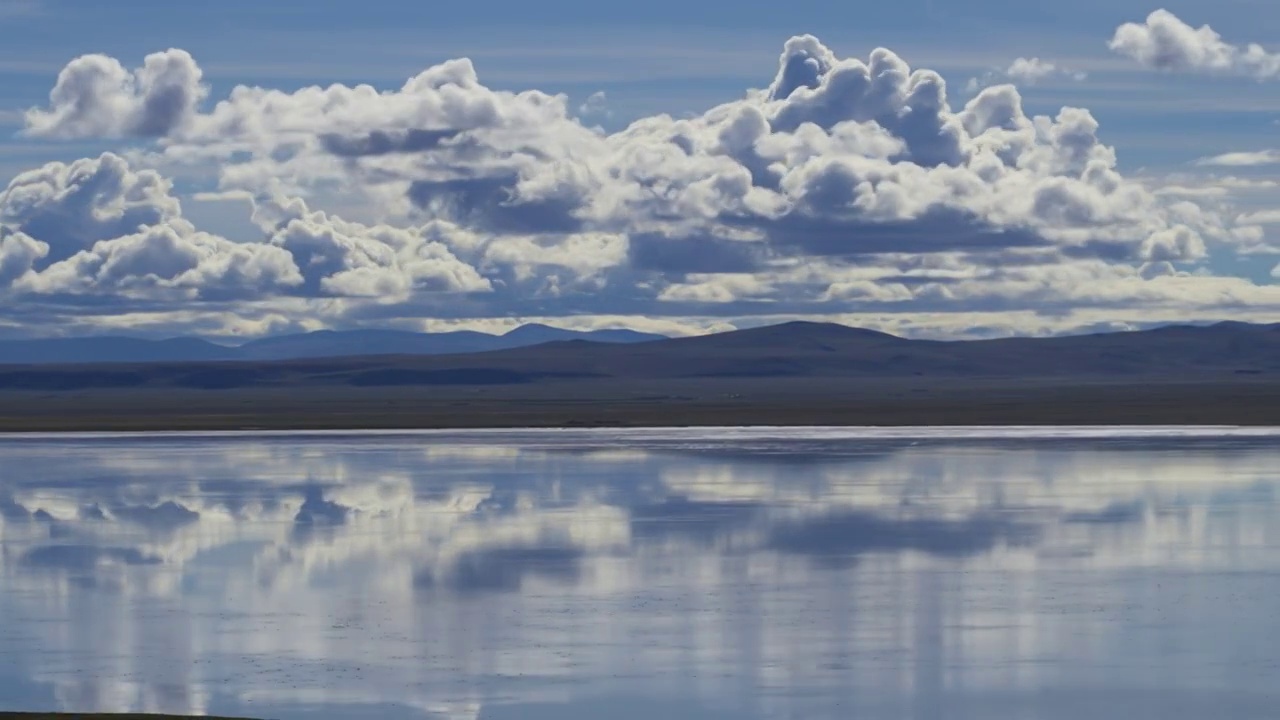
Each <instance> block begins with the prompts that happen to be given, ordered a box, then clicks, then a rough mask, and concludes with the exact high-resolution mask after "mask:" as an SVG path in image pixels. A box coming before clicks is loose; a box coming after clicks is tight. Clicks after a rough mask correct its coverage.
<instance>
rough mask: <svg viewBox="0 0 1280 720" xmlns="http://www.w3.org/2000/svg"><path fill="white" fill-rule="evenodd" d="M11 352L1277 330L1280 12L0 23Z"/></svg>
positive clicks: (661, 6) (745, 11) (57, 18)
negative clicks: (831, 333)
mask: <svg viewBox="0 0 1280 720" xmlns="http://www.w3.org/2000/svg"><path fill="white" fill-rule="evenodd" d="M0 28H3V30H4V32H5V37H6V46H5V52H4V53H0V79H2V82H0V133H3V136H4V139H3V140H0V175H3V177H4V180H3V182H4V183H5V184H6V185H7V188H6V190H5V192H4V195H3V196H2V197H0V337H28V336H60V335H61V336H69V335H95V334H129V335H137V336H147V337H165V336H175V335H199V336H205V337H210V338H227V339H235V338H251V337H258V336H263V335H270V334H278V333H287V332H299V331H307V330H316V329H323V328H332V329H350V328H368V327H388V328H401V329H410V330H432V331H434V330H444V329H457V328H473V329H481V330H491V331H498V330H502V329H506V328H510V327H513V326H515V325H518V324H521V323H524V322H546V323H549V324H554V325H559V326H563V327H574V328H596V327H631V328H635V329H639V330H646V331H657V332H665V333H670V334H688V333H697V332H705V331H712V330H722V329H729V328H732V327H747V326H752V325H760V324H765V323H770V322H778V321H784V320H790V319H799V318H805V319H813V320H829V321H837V322H843V323H846V324H851V325H859V326H864V327H870V328H875V329H879V330H884V331H888V332H894V333H897V334H900V335H906V336H913V337H937V338H964V337H988V336H1003V335H1044V334H1055V333H1065V332H1082V331H1097V330H1114V329H1129V328H1137V327H1145V326H1149V325H1152V324H1162V323H1169V322H1212V321H1219V320H1244V321H1257V322H1276V321H1280V198H1278V197H1277V195H1278V193H1277V188H1278V187H1280V185H1278V183H1280V142H1277V137H1276V136H1277V133H1280V126H1278V125H1277V122H1278V121H1280V6H1277V5H1275V4H1274V3H1270V2H1264V1H1262V0H1216V1H1215V2H1208V0H1180V1H1178V2H1167V3H1165V4H1163V5H1150V4H1146V3H1139V2H1136V1H1135V0H1107V1H1106V2H1103V1H1102V0H1077V1H1076V2H1072V3H1056V4H1055V3H1017V2H1012V1H1011V0H971V1H968V2H963V3H960V2H942V1H941V0H901V1H900V2H896V3H883V4H853V3H837V4H832V3H829V2H811V1H809V0H794V1H793V2H790V3H787V4H785V5H778V4H775V3H764V2H758V1H757V0H743V1H741V2H737V3H734V4H733V6H732V8H731V9H729V8H728V6H727V5H724V4H720V3H698V2H689V1H688V0H684V1H683V2H676V0H652V1H650V2H646V3H639V4H626V5H618V4H616V3H600V2H587V1H585V0H548V1H545V2H539V3H525V2H514V1H513V0H495V1H494V2H487V3H451V4H438V3H413V2H407V1H404V0H400V1H392V0H366V1H364V2H360V3H354V2H336V1H331V0H313V1H309V2H301V1H297V0H279V1H278V2H273V3H256V2H248V1H247V0H224V1H223V2H217V3H208V4H196V3H172V2H160V1H159V0H135V1H134V2H130V3H126V4H109V3H92V4H91V3H84V2H73V1H72V0H0Z"/></svg>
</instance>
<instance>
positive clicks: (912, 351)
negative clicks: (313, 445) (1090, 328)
mask: <svg viewBox="0 0 1280 720" xmlns="http://www.w3.org/2000/svg"><path fill="white" fill-rule="evenodd" d="M551 330H554V329H551ZM374 332H382V331H374ZM560 332H568V331H560ZM524 335H525V336H526V337H527V336H529V335H535V336H537V335H538V331H537V330H536V329H535V330H534V331H528V332H526V333H524ZM304 337H307V336H304ZM490 337H493V336H490ZM615 337H616V336H615ZM264 342H265V341H264ZM362 347H363V348H364V349H368V348H373V347H378V345H377V338H376V337H373V338H371V339H369V340H368V342H367V344H366V345H364V346H362ZM1245 376H1247V377H1259V376H1261V377H1264V378H1265V377H1276V378H1280V325H1249V324H1245V323H1224V324H1219V325H1213V326H1175V327H1163V328H1159V329H1155V330H1145V331H1135V332H1119V333H1106V334H1097V335H1077V336H1066V337H1049V338H1004V339H995V340H970V341H931V340H910V339H905V338H900V337H896V336H893V335H888V334H885V333H879V332H874V331H868V330H862V329H858V328H850V327H846V326H842V325H834V324H824V323H808V322H795V323H785V324H782V325H773V326H767V327H760V328H752V329H747V330H737V331H732V332H726V333H718V334H713V335H701V336H695V337H685V338H674V339H662V340H653V341H650V342H632V343H626V342H617V341H614V342H599V341H596V340H593V339H592V340H588V339H584V338H582V337H574V338H573V339H569V340H563V339H561V340H553V341H551V342H545V343H541V344H537V345H529V346H523V347H514V348H506V349H495V350H488V351H486V352H472V353H462V354H449V355H440V354H436V355H425V354H423V355H364V356H349V357H327V358H304V359H291V360H272V361H260V360H259V361H245V360H239V359H231V360H223V359H220V361H217V362H195V363H192V362H169V361H166V362H153V363H97V364H81V365H27V366H10V367H5V368H0V387H3V388H9V389H40V390H70V389H89V388H128V387H187V388H204V389H216V388H242V387H312V386H314V387H325V386H328V387H333V386H348V387H372V386H396V385H477V386H480V385H516V384H530V383H538V382H546V381H579V380H603V381H611V382H615V383H618V382H624V381H629V380H672V379H689V378H695V379H696V378H734V379H740V380H750V381H760V380H767V379H769V378H819V379H821V378H830V379H833V380H841V379H844V380H849V379H860V380H876V379H890V378H925V379H930V380H939V381H955V380H961V381H963V380H966V379H972V378H1001V379H1018V378H1058V379H1066V380H1073V379H1074V380H1082V379H1099V378H1110V379H1121V380H1125V381H1139V380H1142V379H1144V378H1162V379H1175V380H1195V381H1201V380H1218V379H1222V378H1237V379H1238V378H1240V377H1245Z"/></svg>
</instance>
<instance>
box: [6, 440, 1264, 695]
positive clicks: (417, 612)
mask: <svg viewBox="0 0 1280 720" xmlns="http://www.w3.org/2000/svg"><path fill="white" fill-rule="evenodd" d="M1278 602H1280V431H1277V430H1272V429H1254V430H1218V429H1212V428H1202V429H1197V428H1181V429H1178V428H1153V429H1146V430H1117V429H1106V428H1100V429H1071V428H1048V429H1016V428H1015V429H963V428H960V429H946V430H943V429H938V430H931V429H906V430H869V429H853V428H851V429H753V430H714V429H713V430H665V431H652V430H634V431H622V430H617V431H615V430H598V431H597V430H583V431H523V432H469V433H447V432H424V433H400V434H394V433H330V434H324V433H319V434H316V433H279V434H249V433H246V434H208V435H180V434H171V435H153V436H141V435H64V436H12V437H6V438H0V709H27V710H64V711H134V712H142V711H146V712H170V713H217V714H230V715H247V716H254V717H269V718H282V719H287V718H302V717H308V718H312V717H314V718H364V717H382V718H449V719H458V720H476V719H477V718H484V719H486V720H499V719H514V718H526V719H533V720H544V719H545V720H550V719H552V718H555V719H557V720H577V719H580V718H581V719H585V718H597V717H607V718H610V720H640V719H642V718H644V719H648V718H661V719H662V720H672V719H675V718H685V719H688V720H710V719H716V720H729V719H730V718H733V719H739V718H741V719H745V720H755V719H760V720H763V719H766V718H767V719H774V718H795V719H810V718H850V717H856V718H930V719H932V718H949V719H954V720H979V719H981V720H993V719H999V720H1003V719H1008V720H1014V719H1017V720H1037V719H1045V720H1058V719H1062V720H1067V719H1069V718H1070V719H1075V718H1090V719H1094V718H1104V719H1105V718H1117V719H1118V718H1125V719H1132V718H1161V719H1181V718H1187V719H1191V718H1195V719H1196V720H1201V719H1203V718H1209V717H1220V718H1232V719H1234V720H1240V719H1243V718H1268V719H1270V718H1274V717H1275V716H1276V712H1277V711H1276V708H1278V707H1280V685H1277V683H1276V682H1275V680H1276V678H1278V677H1280V612H1277V603H1278Z"/></svg>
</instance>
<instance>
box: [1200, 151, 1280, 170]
mask: <svg viewBox="0 0 1280 720" xmlns="http://www.w3.org/2000/svg"><path fill="white" fill-rule="evenodd" d="M1196 164H1197V165H1202V166H1218V167H1253V166H1258V165H1277V164H1280V150H1252V151H1248V152H1229V153H1223V154H1221V155H1214V156H1212V157H1205V158H1200V159H1199V160H1196Z"/></svg>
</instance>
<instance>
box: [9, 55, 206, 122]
mask: <svg viewBox="0 0 1280 720" xmlns="http://www.w3.org/2000/svg"><path fill="white" fill-rule="evenodd" d="M201 79H202V73H201V71H200V67H199V66H198V65H196V62H195V60H194V59H192V57H191V55H190V54H188V53H187V52H186V51H183V50H166V51H165V52H160V53H154V54H151V55H148V56H147V57H146V59H145V60H144V61H143V64H142V67H140V68H137V69H136V70H134V71H132V72H130V71H128V70H126V69H125V67H124V65H122V64H121V63H120V61H119V60H116V59H115V58H112V57H108V56H106V55H84V56H82V57H79V58H76V59H75V60H73V61H72V62H71V63H69V64H68V65H67V66H66V68H64V69H63V70H62V72H61V73H60V74H59V75H58V82H57V84H56V85H54V87H53V91H52V92H50V93H49V107H48V109H43V110H41V109H33V110H30V111H29V112H28V113H27V117H26V120H27V132H28V133H29V134H31V135H34V136H38V137H55V138H74V137H121V136H139V137H163V136H165V135H169V134H171V133H174V132H178V131H180V130H182V129H183V128H184V127H185V126H186V125H187V123H188V122H189V121H190V120H191V118H192V117H193V116H194V115H195V112H196V106H197V105H198V104H199V103H200V101H202V100H203V99H204V98H205V96H206V95H207V94H208V88H207V87H206V86H205V85H204V84H203V83H202V82H201Z"/></svg>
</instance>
